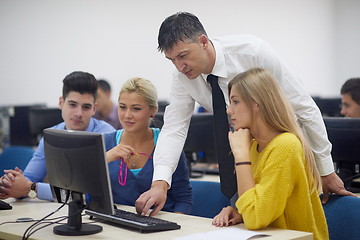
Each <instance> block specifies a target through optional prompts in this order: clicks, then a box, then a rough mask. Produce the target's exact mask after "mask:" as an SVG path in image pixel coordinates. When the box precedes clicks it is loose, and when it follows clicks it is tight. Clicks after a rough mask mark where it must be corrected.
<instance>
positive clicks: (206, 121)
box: [184, 113, 219, 177]
mask: <svg viewBox="0 0 360 240" xmlns="http://www.w3.org/2000/svg"><path fill="white" fill-rule="evenodd" d="M215 151H216V147H215V132H214V116H213V115H212V114H210V113H196V114H193V115H192V116H191V121H190V126H189V131H188V134H187V138H186V141H185V145H184V152H185V154H186V157H187V159H188V161H189V169H190V170H193V171H191V176H190V177H199V174H197V175H196V174H195V172H197V173H202V174H203V173H209V174H219V170H218V169H211V168H194V169H193V168H192V166H191V164H192V163H195V162H200V161H201V162H204V163H217V159H216V155H215ZM199 152H202V153H204V156H203V159H198V153H199Z"/></svg>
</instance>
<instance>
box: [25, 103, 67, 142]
mask: <svg viewBox="0 0 360 240" xmlns="http://www.w3.org/2000/svg"><path fill="white" fill-rule="evenodd" d="M29 121H30V133H31V135H32V138H33V139H34V144H33V145H34V146H37V145H38V144H39V141H40V139H41V137H42V136H43V130H44V129H45V128H49V127H52V126H54V125H56V124H58V123H61V122H63V121H64V120H63V118H62V116H61V110H60V109H59V108H31V109H30V110H29Z"/></svg>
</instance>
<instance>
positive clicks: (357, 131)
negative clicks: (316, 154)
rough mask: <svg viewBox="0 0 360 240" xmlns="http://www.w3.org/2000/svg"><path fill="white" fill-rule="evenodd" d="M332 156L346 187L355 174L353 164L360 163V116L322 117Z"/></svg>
mask: <svg viewBox="0 0 360 240" xmlns="http://www.w3.org/2000/svg"><path fill="white" fill-rule="evenodd" d="M323 119H324V123H325V126H326V131H327V134H328V138H329V141H330V142H331V144H332V152H331V155H332V158H333V161H334V163H335V164H336V170H337V171H338V172H339V176H340V178H341V179H342V180H343V181H344V183H345V186H346V187H347V188H349V187H350V185H351V183H352V179H354V178H355V177H357V176H358V175H359V174H355V164H359V163H360V118H341V117H324V118H323Z"/></svg>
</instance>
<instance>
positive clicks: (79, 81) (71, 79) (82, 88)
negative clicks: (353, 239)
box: [62, 71, 98, 100]
mask: <svg viewBox="0 0 360 240" xmlns="http://www.w3.org/2000/svg"><path fill="white" fill-rule="evenodd" d="M97 89H98V82H97V80H96V78H95V77H94V75H92V74H90V73H87V72H80V71H75V72H72V73H70V74H69V75H67V76H66V77H65V78H64V80H63V91H62V96H63V98H64V99H65V98H66V97H67V96H68V94H69V93H70V92H78V93H80V94H91V95H92V96H93V97H94V100H96V97H97Z"/></svg>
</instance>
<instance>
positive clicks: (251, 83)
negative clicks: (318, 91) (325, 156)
mask: <svg viewBox="0 0 360 240" xmlns="http://www.w3.org/2000/svg"><path fill="white" fill-rule="evenodd" d="M233 87H234V88H235V89H236V90H237V91H238V93H239V94H240V97H241V98H242V99H243V101H244V102H245V103H246V104H247V105H248V107H249V109H251V105H250V104H251V102H252V101H255V102H257V103H258V104H259V106H260V116H261V118H262V119H263V120H264V121H265V122H266V123H267V124H268V125H269V126H271V127H273V128H274V129H276V130H278V131H280V132H289V133H292V134H294V135H295V136H297V138H298V139H299V140H300V142H301V144H302V147H303V149H304V156H305V159H306V166H305V169H306V174H307V176H308V180H309V187H310V189H311V192H312V191H314V190H317V191H318V192H321V177H320V174H319V172H318V169H317V167H316V164H315V157H314V153H313V152H312V150H311V148H310V146H309V144H308V143H307V140H306V139H305V137H304V135H303V132H302V130H301V128H300V127H299V125H298V123H297V120H296V117H295V113H294V111H293V109H292V107H291V105H290V103H289V101H288V100H287V98H286V97H285V95H284V93H283V91H282V90H281V88H280V86H279V84H278V83H277V81H276V80H275V78H274V76H273V75H272V74H271V73H270V72H269V71H267V70H265V69H263V68H252V69H249V70H248V71H246V72H243V73H240V74H239V75H237V76H236V77H235V78H234V79H232V80H231V81H230V82H229V85H228V88H229V94H230V91H231V88H233Z"/></svg>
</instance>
